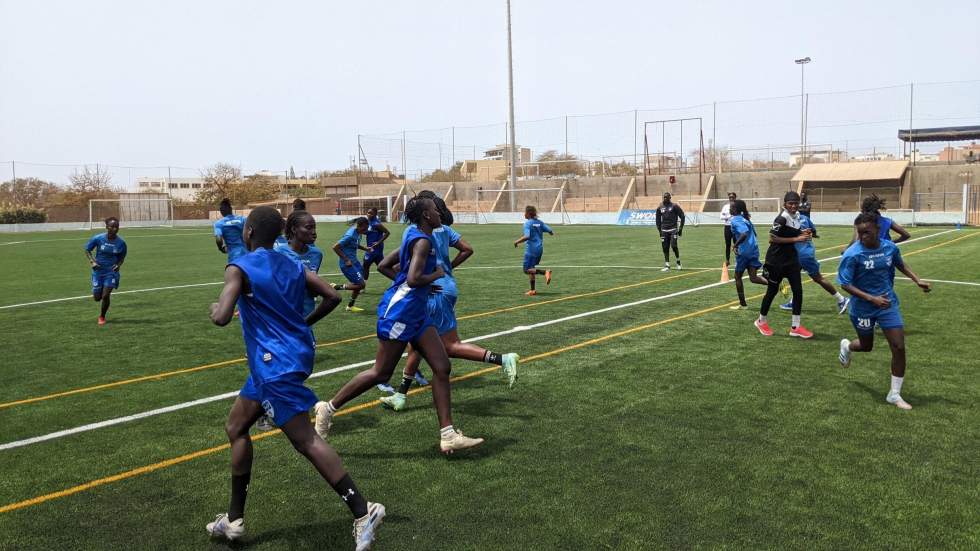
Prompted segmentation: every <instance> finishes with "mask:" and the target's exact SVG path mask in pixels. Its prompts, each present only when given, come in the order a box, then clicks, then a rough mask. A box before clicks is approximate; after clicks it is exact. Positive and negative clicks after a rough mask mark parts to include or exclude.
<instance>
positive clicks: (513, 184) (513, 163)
mask: <svg viewBox="0 0 980 551" xmlns="http://www.w3.org/2000/svg"><path fill="white" fill-rule="evenodd" d="M507 96H508V98H509V100H510V109H509V114H508V119H509V120H510V190H511V193H510V211H511V212H515V211H516V210H517V197H516V193H515V191H516V190H517V160H518V157H517V141H516V140H517V132H515V131H514V53H513V46H512V40H511V34H510V0H507Z"/></svg>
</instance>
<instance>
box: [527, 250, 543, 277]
mask: <svg viewBox="0 0 980 551" xmlns="http://www.w3.org/2000/svg"><path fill="white" fill-rule="evenodd" d="M542 253H543V251H538V252H537V253H533V252H531V251H526V252H525V253H524V271H525V272H526V271H528V270H531V269H534V268H536V267H537V265H538V264H540V263H541V254H542Z"/></svg>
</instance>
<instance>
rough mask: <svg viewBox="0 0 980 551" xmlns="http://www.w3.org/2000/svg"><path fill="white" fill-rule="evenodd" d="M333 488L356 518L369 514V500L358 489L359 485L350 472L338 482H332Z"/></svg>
mask: <svg viewBox="0 0 980 551" xmlns="http://www.w3.org/2000/svg"><path fill="white" fill-rule="evenodd" d="M332 486H333V489H334V491H335V492H337V495H339V496H340V499H342V500H344V503H346V504H347V507H349V508H350V512H351V514H352V515H354V518H361V517H363V516H364V515H366V514H367V512H368V510H367V500H366V499H364V496H362V495H361V492H358V491H357V486H355V485H354V481H353V480H351V478H350V475H349V474H345V475H344V478H341V479H340V480H338V481H337V483H336V484H332Z"/></svg>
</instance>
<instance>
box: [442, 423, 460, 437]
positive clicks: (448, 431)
mask: <svg viewBox="0 0 980 551" xmlns="http://www.w3.org/2000/svg"><path fill="white" fill-rule="evenodd" d="M454 432H456V429H454V428H453V426H452V425H446V426H445V427H442V429H440V430H439V436H441V437H443V438H449V437H450V436H452V435H453V433H454Z"/></svg>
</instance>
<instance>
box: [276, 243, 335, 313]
mask: <svg viewBox="0 0 980 551" xmlns="http://www.w3.org/2000/svg"><path fill="white" fill-rule="evenodd" d="M275 250H276V251H277V252H280V253H282V254H284V255H286V256H288V257H290V258H292V259H293V260H296V261H297V262H300V263H302V264H303V266H304V267H306V269H307V270H309V271H311V272H313V273H319V272H320V265H321V264H323V251H321V250H320V249H319V247H317V246H316V245H308V246H307V247H306V252H302V253H298V252H296V251H294V250H293V249H292V248H290V247H289V245H288V244H287V245H286V246H285V247H283V246H281V245H279V243H276V247H275ZM315 308H316V300H315V299H314V297H313V296H312V295H310V294H309V293H307V294H306V298H304V299H303V316H308V315H310V313H311V312H313V310H314V309H315Z"/></svg>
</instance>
